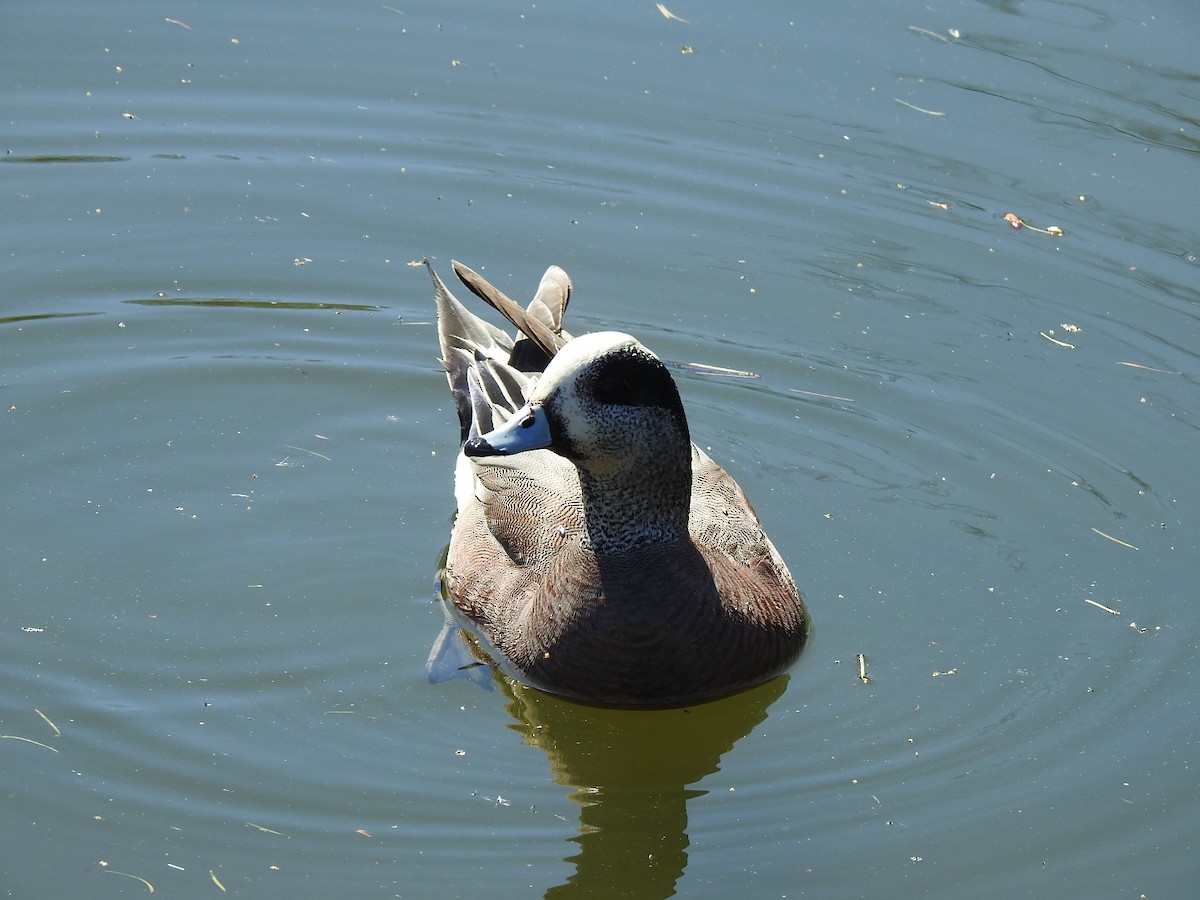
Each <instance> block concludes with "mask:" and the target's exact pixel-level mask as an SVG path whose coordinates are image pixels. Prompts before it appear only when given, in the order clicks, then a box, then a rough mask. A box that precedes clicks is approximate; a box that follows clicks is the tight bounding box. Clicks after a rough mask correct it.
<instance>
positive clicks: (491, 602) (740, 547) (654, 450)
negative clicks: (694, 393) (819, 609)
mask: <svg viewBox="0 0 1200 900" xmlns="http://www.w3.org/2000/svg"><path fill="white" fill-rule="evenodd" d="M453 266H454V270H455V273H456V274H457V275H458V277H459V278H460V279H461V280H462V281H463V283H464V284H465V285H466V286H467V287H468V288H469V289H470V290H471V291H472V292H473V293H475V294H477V295H478V296H480V297H481V298H483V299H484V300H486V301H487V302H488V303H490V304H491V305H492V306H494V307H495V308H496V309H498V310H499V311H500V312H501V313H503V314H504V316H505V317H506V318H507V319H508V320H509V321H510V322H512V323H513V324H514V325H516V326H517V328H518V336H517V339H516V340H515V341H514V340H513V339H512V338H510V337H509V336H508V335H507V334H505V333H504V332H503V331H501V330H500V329H498V328H496V327H494V326H492V325H490V324H488V323H487V322H485V321H483V320H482V319H480V318H478V317H477V316H475V315H473V314H472V313H471V312H469V311H468V310H467V309H466V308H465V307H464V306H463V305H462V304H461V303H459V302H458V300H457V299H455V298H454V296H453V295H452V294H451V293H450V291H449V290H447V288H446V286H445V284H444V283H443V282H442V281H441V279H440V278H439V277H438V276H437V273H436V272H434V271H433V268H432V267H430V269H429V271H430V274H431V276H432V278H433V283H434V289H435V293H436V297H437V307H438V332H439V338H440V342H441V349H442V361H443V363H444V365H445V367H446V373H447V378H448V380H449V383H450V388H451V392H452V394H453V395H454V398H455V404H456V407H457V410H458V414H459V422H460V425H461V433H460V439H461V441H462V445H463V451H464V452H463V453H461V454H460V455H459V457H458V462H457V467H456V478H455V495H456V498H457V502H458V515H457V518H456V520H455V524H454V529H453V533H452V535H451V539H450V548H449V552H448V556H447V563H446V568H445V571H444V573H443V584H444V587H445V592H446V595H447V597H448V598H449V600H450V602H451V603H452V604H453V608H454V611H455V612H456V614H457V618H458V619H459V620H460V621H462V622H463V623H464V624H465V625H467V626H468V627H469V628H470V630H471V631H472V633H473V634H475V635H476V636H477V637H479V638H481V639H482V643H483V644H484V646H485V648H486V649H487V650H488V652H489V654H490V655H491V656H492V657H493V658H494V661H495V662H496V663H497V664H498V665H500V666H501V667H502V668H503V669H505V670H506V671H508V672H509V673H510V674H513V675H515V676H517V677H518V678H521V679H522V680H525V681H527V682H528V683H530V684H533V685H534V686H536V687H539V688H541V689H543V690H546V691H549V692H552V693H556V694H562V695H565V696H568V697H573V698H576V699H580V700H585V701H589V702H595V703H603V704H611V705H620V706H669V705H679V704H685V703H694V702H700V701H704V700H710V699H714V698H716V697H720V696H723V695H726V694H730V693H733V692H735V691H738V690H741V689H744V688H747V687H751V686H753V685H755V684H759V683H761V682H763V681H766V680H767V679H769V678H771V677H773V676H774V675H777V674H778V673H780V672H782V671H783V670H784V669H786V668H787V667H788V666H789V665H790V664H791V663H792V662H793V661H794V660H795V658H796V656H797V654H798V653H799V652H800V649H801V647H802V646H803V644H804V641H805V639H806V637H807V633H808V617H807V613H806V612H805V609H804V604H803V601H802V599H801V597H800V594H799V592H798V591H797V590H796V587H795V585H794V583H793V582H792V578H791V575H790V574H789V573H788V570H787V567H786V565H785V564H784V562H783V560H782V559H781V558H780V556H779V554H778V553H777V552H776V550H775V547H774V546H773V545H772V544H771V542H770V540H769V539H768V538H767V536H766V535H765V534H764V533H763V530H762V526H761V525H760V524H759V521H758V518H757V516H756V515H755V513H754V510H753V509H752V508H751V506H750V503H749V501H748V500H747V499H746V496H745V494H743V493H742V490H741V488H740V487H738V485H737V484H736V482H734V480H733V479H732V478H731V477H730V476H729V475H728V474H727V473H726V472H725V470H724V469H722V468H721V467H720V466H718V465H717V464H716V463H714V462H713V461H712V460H711V459H710V458H709V457H708V456H707V455H706V454H705V453H704V452H703V451H701V450H700V449H699V448H697V447H696V446H695V445H694V444H692V443H691V440H690V438H689V435H688V429H687V422H686V418H685V416H684V412H683V406H682V404H681V402H680V400H679V394H678V391H677V389H676V387H675V384H674V381H673V380H672V379H671V376H670V374H669V372H668V371H667V369H666V367H665V366H663V364H662V363H661V362H660V361H659V360H658V358H657V357H655V356H654V355H653V354H652V353H651V352H650V351H649V350H647V349H646V348H645V347H643V346H642V345H641V344H639V343H638V342H637V341H635V340H634V339H633V338H631V337H629V336H628V335H624V334H619V333H616V332H599V333H594V334H588V335H584V336H582V337H579V338H575V339H571V338H570V336H569V335H568V334H566V333H565V332H563V331H562V315H563V312H564V310H565V308H566V305H567V302H568V301H569V299H570V296H571V282H570V280H569V278H568V277H567V275H566V273H565V272H563V271H562V270H561V269H559V268H557V267H551V268H550V269H548V270H547V272H546V275H545V276H544V277H543V279H542V283H541V285H540V286H539V289H538V292H537V294H536V296H535V298H534V301H533V302H532V303H531V304H530V305H529V307H528V309H522V308H521V307H520V306H519V305H518V304H516V303H515V302H514V301H512V300H510V299H509V298H508V297H506V296H505V295H504V294H503V293H502V292H500V291H499V290H497V289H496V288H495V287H493V286H492V285H490V284H489V283H488V282H487V281H485V280H484V279H483V278H482V277H480V276H479V275H478V274H476V273H475V272H472V271H471V270H470V269H468V268H466V267H465V266H462V265H460V264H459V263H453ZM531 442H533V443H531ZM527 446H531V447H535V449H525V448H526V447H527Z"/></svg>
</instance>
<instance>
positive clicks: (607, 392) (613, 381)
mask: <svg viewBox="0 0 1200 900" xmlns="http://www.w3.org/2000/svg"><path fill="white" fill-rule="evenodd" d="M593 390H594V393H595V397H596V399H597V400H599V401H600V402H601V403H619V402H620V400H621V397H622V395H623V394H626V393H628V385H626V384H625V383H624V382H623V381H621V379H620V378H614V377H611V376H609V377H604V378H600V379H598V380H597V381H596V385H595V387H594V389H593Z"/></svg>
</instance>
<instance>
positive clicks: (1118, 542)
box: [1092, 528, 1137, 550]
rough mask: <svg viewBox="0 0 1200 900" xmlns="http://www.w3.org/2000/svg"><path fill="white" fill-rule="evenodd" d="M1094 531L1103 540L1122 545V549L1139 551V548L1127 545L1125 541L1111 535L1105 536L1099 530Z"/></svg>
mask: <svg viewBox="0 0 1200 900" xmlns="http://www.w3.org/2000/svg"><path fill="white" fill-rule="evenodd" d="M1092 531H1094V532H1096V534H1098V535H1100V537H1102V538H1108V539H1109V540H1110V541H1112V542H1113V543H1114V544H1120V545H1121V546H1122V547H1128V548H1129V549H1130V550H1136V549H1137V547H1135V546H1133V544H1127V543H1125V541H1123V540H1121V539H1120V538H1115V537H1113V536H1112V535H1111V534H1105V533H1104V532H1103V531H1101V530H1100V529H1099V528H1093V529H1092Z"/></svg>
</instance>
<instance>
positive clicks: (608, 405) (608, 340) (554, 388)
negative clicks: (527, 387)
mask: <svg viewBox="0 0 1200 900" xmlns="http://www.w3.org/2000/svg"><path fill="white" fill-rule="evenodd" d="M689 443H690V442H689V437H688V428H687V420H686V418H685V417H684V413H683V404H682V402H681V401H680V399H679V390H678V389H677V388H676V387H675V382H674V380H673V379H672V378H671V374H670V372H668V371H667V367H666V366H664V365H663V363H662V361H661V360H660V359H659V358H658V357H657V356H655V355H654V354H653V353H651V352H650V351H649V350H647V349H646V348H645V347H644V346H642V345H641V344H640V343H638V341H636V340H634V339H633V338H632V337H630V336H629V335H627V334H621V333H620V332H615V331H599V332H594V333H592V334H585V335H582V336H580V337H577V338H575V339H574V340H571V341H568V342H567V344H566V345H565V346H564V347H563V348H562V349H561V350H559V351H558V353H556V354H555V356H554V358H553V359H551V360H550V363H549V365H547V366H546V370H545V372H543V373H542V375H541V377H540V378H539V379H538V381H537V384H536V385H535V386H534V388H533V390H532V391H531V392H530V394H529V397H528V402H527V403H526V405H525V406H523V407H522V408H521V409H519V410H517V411H516V413H514V414H513V416H512V418H510V419H509V420H508V422H507V423H505V424H504V425H502V426H500V427H499V428H496V429H494V430H493V431H490V432H488V433H487V434H485V435H482V436H481V437H479V438H476V439H474V440H471V441H468V442H467V443H466V444H465V445H464V447H463V453H465V454H466V455H467V456H474V457H479V456H500V455H508V454H512V453H522V452H524V451H526V450H540V449H549V450H553V451H554V452H555V453H558V454H559V455H561V456H564V457H566V458H567V459H570V460H572V461H573V462H575V463H576V464H578V465H581V466H584V467H586V468H589V469H594V470H602V469H606V468H610V467H611V468H623V467H625V466H628V465H630V464H631V463H633V462H635V461H636V459H637V457H639V456H642V455H643V454H645V453H647V452H668V453H669V452H670V451H669V449H668V448H676V449H678V448H683V449H685V450H686V448H688V446H689ZM689 452H690V451H689Z"/></svg>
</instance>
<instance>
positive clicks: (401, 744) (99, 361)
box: [0, 0, 1200, 898]
mask: <svg viewBox="0 0 1200 900" xmlns="http://www.w3.org/2000/svg"><path fill="white" fill-rule="evenodd" d="M667 7H668V8H669V10H670V11H671V12H672V13H674V14H675V15H677V16H679V17H682V18H684V19H687V20H688V22H687V23H682V22H679V21H675V20H671V19H668V18H666V17H664V16H663V15H662V14H660V13H659V12H658V11H657V10H656V9H655V7H654V4H607V5H600V4H575V3H565V2H551V3H538V4H536V5H530V4H525V5H521V4H517V5H511V4H460V5H435V4H420V5H418V6H415V7H411V6H403V5H400V4H376V3H355V4H328V5H321V4H309V5H305V6H295V5H288V6H284V5H281V4H276V3H266V4H257V5H251V4H231V3H223V2H217V3H207V4H200V3H184V4H182V5H179V6H173V7H171V8H169V9H167V8H164V7H162V6H161V5H159V4H151V3H148V2H135V3H122V4H101V5H96V4H88V5H84V4H80V3H47V4H38V5H33V6H29V7H28V8H23V9H19V10H17V9H13V10H9V11H8V12H7V13H6V14H5V16H4V20H5V21H4V24H3V27H2V28H0V60H2V62H0V95H2V96H3V98H4V112H3V115H0V123H2V124H3V127H4V140H3V146H2V147H0V152H3V154H4V155H3V156H0V191H2V192H0V198H2V202H3V207H4V215H3V216H2V217H0V237H2V240H0V267H2V270H3V274H4V279H3V283H4V290H3V291H2V292H0V447H2V448H3V449H2V452H0V479H2V483H3V486H4V487H3V505H2V507H0V509H2V510H3V518H2V520H0V521H2V522H3V524H2V525H0V565H2V567H3V572H4V577H3V581H2V582H0V596H3V598H4V599H3V610H4V615H3V626H2V627H0V679H2V680H3V684H4V685H5V690H3V691H0V734H2V735H4V739H0V772H2V773H3V787H2V789H0V790H2V793H0V798H2V800H3V807H4V821H5V823H6V824H5V829H4V831H5V840H4V841H3V842H0V895H3V896H11V897H35V896H36V897H77V896H89V897H109V896H113V897H116V896H141V895H144V894H146V893H147V887H146V885H145V883H144V882H143V881H141V880H139V879H144V880H145V882H149V883H150V884H152V885H153V886H154V887H155V892H156V893H161V894H163V895H166V896H188V897H190V896H218V895H220V894H221V890H220V889H219V887H218V885H217V882H219V883H220V886H222V887H224V888H225V889H226V891H227V892H228V893H229V894H230V895H234V896H239V895H240V896H254V897H276V896H277V897H288V898H295V897H314V898H315V897H327V896H332V895H334V894H335V893H336V895H338V896H354V897H475V896H478V895H480V894H482V893H487V894H488V895H489V896H494V897H529V896H542V895H546V896H555V897H562V896H573V897H588V896H596V897H611V896H629V897H644V898H655V897H667V896H671V895H672V894H677V895H678V896H686V897H728V896H730V895H731V894H733V893H735V892H737V893H741V894H745V895H748V896H755V897H797V896H813V897H830V896H838V897H875V896H892V895H897V894H898V895H902V896H928V897H962V896H969V897H1012V896H1017V895H1035V896H1051V895H1053V896H1142V895H1145V896H1147V897H1169V896H1180V895H1181V894H1182V893H1183V892H1186V890H1187V887H1186V885H1187V884H1189V883H1191V881H1192V880H1193V879H1194V875H1195V872H1196V865H1195V862H1194V859H1195V855H1196V854H1195V837H1194V835H1195V834H1197V832H1198V830H1200V817H1198V814H1197V812H1196V805H1195V780H1196V779H1195V771H1194V770H1195V759H1196V751H1197V737H1196V730H1195V728H1194V726H1193V722H1194V719H1195V708H1194V697H1195V696H1196V693H1197V690H1196V688H1197V676H1196V671H1195V665H1194V659H1193V657H1194V648H1195V643H1196V635H1197V633H1198V630H1200V612H1198V610H1200V606H1198V604H1197V603H1196V599H1197V597H1196V577H1195V576H1196V567H1197V550H1198V547H1197V534H1198V531H1200V522H1198V521H1197V509H1198V508H1200V490H1198V488H1197V480H1196V477H1195V474H1194V469H1195V459H1196V445H1197V413H1198V408H1200V404H1198V402H1197V396H1198V394H1197V390H1196V388H1197V383H1198V381H1200V379H1198V375H1200V352H1198V350H1197V348H1198V347H1200V325H1198V312H1200V290H1198V288H1197V284H1198V283H1200V263H1198V254H1200V233H1198V231H1197V226H1196V221H1195V212H1194V210H1195V201H1194V193H1195V192H1194V191H1193V190H1191V189H1190V187H1189V186H1191V185H1194V183H1195V180H1196V172H1197V168H1198V165H1200V135H1198V126H1200V112H1198V109H1200V108H1198V106H1197V98H1196V91H1195V84H1196V79H1197V77H1198V75H1200V72H1198V70H1197V66H1196V63H1195V52H1194V50H1195V47H1196V46H1197V39H1198V38H1200V26H1198V25H1197V23H1196V20H1195V17H1194V14H1193V13H1192V11H1191V8H1190V6H1188V5H1187V4H1183V3H1166V2H1161V3H1151V4H1142V5H1141V6H1139V7H1138V8H1137V9H1136V10H1134V9H1129V8H1127V7H1126V6H1122V5H1120V4H1115V3H1111V2H1105V3H1092V4H1089V5H1081V4H1066V3H1054V2H1043V3H1022V4H1009V3H982V2H981V3H972V2H948V3H934V4H932V5H930V4H915V3H899V4H889V5H886V6H881V5H878V4H866V3H861V4H848V5H843V6H840V7H837V8H836V9H835V8H816V9H804V10H801V9H799V8H798V7H796V6H795V5H794V4H785V3H764V4H759V5H757V6H755V7H753V8H745V7H736V6H729V5H728V4H726V5H722V4H717V3H713V2H710V0H704V2H692V3H689V4H687V5H686V6H684V5H680V4H676V3H668V4H667ZM168 16H169V18H167V17H168ZM1007 213H1013V214H1014V215H1016V216H1018V217H1020V219H1021V220H1023V221H1024V222H1025V223H1027V225H1030V226H1034V227H1036V228H1040V229H1043V231H1035V230H1033V229H1032V228H1029V227H1024V228H1020V229H1014V228H1012V227H1011V226H1010V225H1009V224H1008V223H1007V222H1006V221H1005V218H1004V217H1005V215H1006V214H1007ZM1051 226H1053V228H1052V227H1051ZM1056 229H1061V230H1062V234H1061V235H1058V234H1055V233H1051V234H1046V233H1043V232H1044V231H1055V230H1056ZM425 256H429V257H430V258H431V259H433V260H434V262H435V264H437V265H438V266H439V267H440V268H441V269H442V270H443V273H444V274H446V273H447V270H448V263H449V259H450V258H451V257H454V258H458V259H461V260H463V261H464V262H466V263H468V264H469V265H471V266H473V267H475V268H477V269H479V271H481V272H482V273H483V274H484V275H485V276H486V277H487V278H489V279H490V280H491V281H493V282H494V283H495V284H497V285H498V286H500V287H501V288H503V289H505V290H506V291H507V292H508V293H509V294H511V295H513V296H516V297H524V296H526V295H527V294H528V293H529V292H530V291H532V290H533V288H534V287H535V285H536V283H537V279H538V277H539V276H540V274H541V272H542V271H543V270H544V268H545V267H546V266H547V265H549V264H550V263H558V264H560V265H562V266H564V267H565V268H566V269H567V271H568V272H570V274H571V276H572V277H573V279H574V281H575V285H576V295H575V300H574V301H573V304H572V308H571V313H570V315H571V322H570V323H569V324H568V327H569V328H570V329H571V330H572V331H573V332H575V333H580V332H585V331H589V330H596V329H600V328H619V329H621V330H625V331H629V332H631V333H633V334H634V335H636V336H637V337H638V338H639V339H640V340H642V341H643V342H644V343H645V344H646V345H647V346H649V347H651V349H653V350H655V351H656V352H657V353H659V354H660V355H662V356H663V357H664V358H668V359H670V360H673V361H676V362H701V363H707V364H710V365H716V366H722V367H726V368H733V369H739V370H746V371H750V372H754V373H755V374H757V375H758V376H759V377H758V378H755V379H719V378H712V377H704V376H701V375H695V374H687V373H681V374H680V375H679V381H680V387H681V392H682V394H683V397H684V402H685V404H686V407H687V410H688V414H689V417H690V423H691V427H692V431H693V434H694V436H695V438H696V440H697V442H698V443H699V444H701V445H702V446H704V447H706V448H710V452H711V454H712V455H713V456H714V458H716V459H717V460H718V461H719V462H720V463H722V464H723V465H724V466H725V467H726V468H727V469H729V471H730V472H731V473H733V474H734V476H735V477H736V478H737V479H738V480H739V482H740V483H741V484H742V486H743V487H744V488H745V489H746V491H747V493H748V494H749V495H750V497H751V498H752V500H753V501H754V504H755V507H756V509H757V510H758V512H759V514H760V516H761V518H762V519H763V520H764V522H765V524H766V525H767V527H768V530H769V531H770V533H771V535H772V537H773V539H774V541H775V543H776V545H777V546H778V547H779V549H780V551H781V553H782V554H783V555H784V557H785V558H786V559H787V560H788V562H789V565H790V566H791V569H792V572H793V574H794V575H795V578H796V580H797V583H798V584H799V585H800V587H801V589H802V590H803V591H804V593H805V596H806V599H807V601H808V606H809V610H810V612H811V613H812V616H813V620H814V625H815V630H814V635H813V638H812V640H811V641H810V643H809V645H808V647H807V649H806V650H805V652H804V655H803V656H802V658H801V660H800V662H799V664H798V665H797V666H796V667H795V668H794V669H793V671H792V672H791V673H790V675H789V676H787V677H785V678H783V679H780V680H778V681H776V682H774V683H772V684H770V685H766V686H764V687H763V688H761V689H759V690H756V691H753V692H750V693H748V694H745V695H742V696H740V697H735V698H730V699H728V700H725V701H722V702H720V703H717V704H710V705H707V706H704V707H699V708H695V709H690V710H686V711H679V710H677V711H666V712H653V713H630V712H613V711H600V710H594V709H588V708H584V707H579V706H576V705H573V704H570V703H566V702H563V701H560V700H556V699H553V698H549V697H546V696H543V695H539V694H537V693H536V692H532V691H529V690H527V689H522V688H520V687H513V686H511V685H503V686H500V687H498V688H496V689H494V690H491V691H488V690H485V689H483V688H481V687H479V686H477V685H475V684H472V683H470V682H468V681H451V682H446V683H442V684H434V685H431V684H429V683H428V682H427V680H426V675H425V661H426V656H427V653H428V651H429V647H430V645H431V643H432V641H433V639H434V638H435V636H436V635H437V633H438V630H439V628H440V626H441V621H442V614H441V612H440V610H439V609H438V607H437V605H436V603H435V596H436V592H435V585H434V575H435V571H436V566H437V562H438V557H439V555H440V553H441V552H442V549H443V547H444V545H445V542H446V540H447V539H448V536H449V528H450V515H451V512H452V509H453V497H452V494H451V485H452V470H453V460H454V455H455V452H456V448H455V446H454V440H455V436H456V434H457V428H456V424H455V421H454V413H453V409H452V407H451V403H450V400H449V396H448V393H447V391H446V386H445V381H444V377H443V376H442V374H441V372H440V369H439V366H438V364H437V362H436V356H437V349H436V335H435V331H434V327H433V321H432V314H433V308H432V297H431V292H430V288H429V282H428V279H427V277H426V276H425V274H424V271H423V270H421V269H417V268H410V267H409V266H408V265H407V263H409V262H411V261H415V260H419V259H421V258H423V257H425ZM1088 601H1092V602H1090V603H1089V602H1088ZM1097 604H1098V605H1097ZM1107 610H1112V611H1115V612H1117V613H1119V614H1120V615H1114V614H1112V613H1111V612H1109V611H1107ZM860 653H861V654H865V656H866V660H867V672H868V675H869V678H870V681H869V683H864V682H862V681H861V680H860V679H859V677H858V676H859V666H858V663H857V661H856V656H857V654H860ZM135 876H136V877H135Z"/></svg>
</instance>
